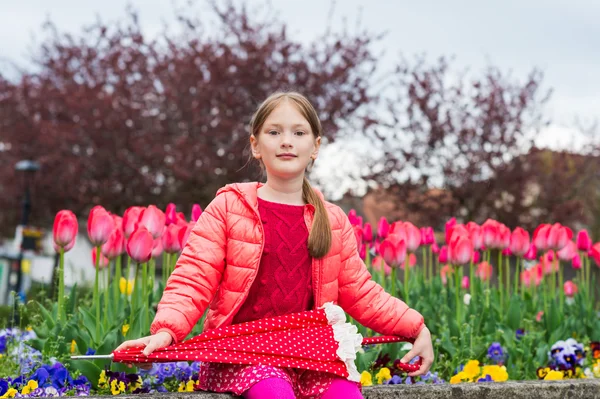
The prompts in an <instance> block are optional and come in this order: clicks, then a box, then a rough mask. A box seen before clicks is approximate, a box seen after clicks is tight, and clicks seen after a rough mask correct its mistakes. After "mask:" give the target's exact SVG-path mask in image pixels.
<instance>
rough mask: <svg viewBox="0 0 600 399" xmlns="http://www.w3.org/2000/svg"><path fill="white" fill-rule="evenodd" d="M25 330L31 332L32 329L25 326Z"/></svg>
mask: <svg viewBox="0 0 600 399" xmlns="http://www.w3.org/2000/svg"><path fill="white" fill-rule="evenodd" d="M25 330H26V331H33V327H31V326H27V327H26V328H25Z"/></svg>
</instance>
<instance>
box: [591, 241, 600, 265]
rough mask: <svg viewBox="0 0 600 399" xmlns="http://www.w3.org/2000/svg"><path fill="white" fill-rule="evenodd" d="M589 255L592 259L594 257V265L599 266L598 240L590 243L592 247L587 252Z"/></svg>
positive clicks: (599, 246) (599, 249)
mask: <svg viewBox="0 0 600 399" xmlns="http://www.w3.org/2000/svg"><path fill="white" fill-rule="evenodd" d="M589 256H591V257H592V259H594V262H596V266H598V267H600V242H597V243H596V244H594V245H592V248H591V249H590V252H589Z"/></svg>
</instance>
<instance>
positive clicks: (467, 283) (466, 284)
mask: <svg viewBox="0 0 600 399" xmlns="http://www.w3.org/2000/svg"><path fill="white" fill-rule="evenodd" d="M470 286H471V283H470V281H469V276H463V278H462V282H461V287H462V288H463V289H464V290H468V289H469V287H470Z"/></svg>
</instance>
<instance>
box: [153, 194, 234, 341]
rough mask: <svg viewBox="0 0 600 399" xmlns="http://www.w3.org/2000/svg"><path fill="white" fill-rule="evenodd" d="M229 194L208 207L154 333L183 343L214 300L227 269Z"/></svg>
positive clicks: (187, 246) (161, 308) (160, 309)
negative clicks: (224, 270) (227, 198)
mask: <svg viewBox="0 0 600 399" xmlns="http://www.w3.org/2000/svg"><path fill="white" fill-rule="evenodd" d="M226 210H227V201H226V193H223V194H221V195H217V197H216V198H215V199H214V200H213V201H212V202H211V203H210V204H209V205H208V206H207V207H206V209H205V210H204V212H202V214H201V215H200V218H199V219H198V221H197V222H196V225H195V226H194V228H193V229H192V231H191V232H190V235H189V238H188V240H187V242H186V244H185V247H184V248H183V251H182V252H181V255H180V256H179V259H178V260H177V264H176V265H175V270H174V271H173V273H172V274H171V276H170V277H169V279H168V281H167V285H166V287H165V290H164V292H163V296H162V298H161V300H160V302H159V304H158V309H157V312H156V317H155V318H154V321H153V322H152V325H151V327H150V333H152V334H156V333H157V332H159V331H166V332H168V333H169V334H171V337H172V338H173V343H177V342H180V341H182V340H183V339H184V338H185V337H186V336H187V335H188V334H189V333H190V331H191V330H192V328H193V327H194V326H195V325H196V323H197V322H198V319H200V317H201V316H202V314H203V313H204V311H205V310H206V308H207V307H208V304H209V303H210V301H211V300H212V298H213V297H214V295H215V293H216V292H217V289H218V287H219V284H220V282H221V277H222V275H223V268H224V267H225V254H226V243H227V237H226Z"/></svg>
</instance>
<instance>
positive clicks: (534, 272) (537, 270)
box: [529, 263, 544, 287]
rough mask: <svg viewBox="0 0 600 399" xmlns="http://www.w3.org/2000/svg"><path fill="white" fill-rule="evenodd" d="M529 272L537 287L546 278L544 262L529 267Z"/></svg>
mask: <svg viewBox="0 0 600 399" xmlns="http://www.w3.org/2000/svg"><path fill="white" fill-rule="evenodd" d="M529 273H530V275H531V278H532V279H533V282H534V283H535V285H536V287H537V286H538V285H540V283H541V282H542V280H543V279H544V269H543V267H542V264H541V263H538V264H537V265H535V266H534V267H532V268H531V269H529Z"/></svg>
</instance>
